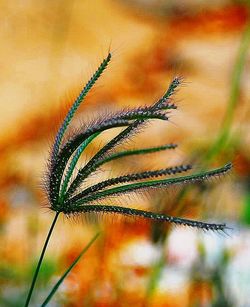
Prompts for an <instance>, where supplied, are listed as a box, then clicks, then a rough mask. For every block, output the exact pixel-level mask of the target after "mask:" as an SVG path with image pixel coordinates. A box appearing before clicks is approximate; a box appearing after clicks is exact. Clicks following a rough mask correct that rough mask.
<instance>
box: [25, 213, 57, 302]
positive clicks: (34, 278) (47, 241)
mask: <svg viewBox="0 0 250 307" xmlns="http://www.w3.org/2000/svg"><path fill="white" fill-rule="evenodd" d="M59 214H60V212H56V215H55V217H54V220H53V222H52V224H51V226H50V229H49V232H48V235H47V238H46V240H45V242H44V245H43V249H42V252H41V255H40V258H39V261H38V263H37V266H36V270H35V273H34V276H33V279H32V283H31V286H30V290H29V293H28V296H27V299H26V302H25V305H24V306H25V307H28V306H29V303H30V299H31V296H32V293H33V290H34V287H35V284H36V280H37V276H38V273H39V271H40V268H41V264H42V261H43V257H44V254H45V252H46V249H47V246H48V243H49V240H50V237H51V235H52V232H53V230H54V227H55V225H56V222H57V219H58V216H59Z"/></svg>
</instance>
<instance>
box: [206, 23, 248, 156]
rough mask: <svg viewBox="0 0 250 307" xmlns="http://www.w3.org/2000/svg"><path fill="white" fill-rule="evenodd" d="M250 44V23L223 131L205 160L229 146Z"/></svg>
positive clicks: (237, 65)
mask: <svg viewBox="0 0 250 307" xmlns="http://www.w3.org/2000/svg"><path fill="white" fill-rule="evenodd" d="M249 44H250V23H248V24H247V25H246V28H245V30H244V32H243V35H242V39H241V43H240V47H239V51H238V55H237V58H236V62H235V65H234V69H233V74H232V81H231V92H230V98H229V101H228V106H227V110H226V114H225V117H224V120H223V123H222V127H221V131H220V133H219V136H218V138H217V140H216V141H215V143H214V144H213V146H212V147H211V149H210V150H209V151H208V153H207V155H206V157H205V159H206V161H207V162H208V161H211V160H212V159H213V158H214V157H215V156H216V155H217V154H218V153H219V152H220V151H221V150H222V149H223V148H224V147H225V146H226V144H227V142H228V139H229V134H230V129H231V126H232V122H233V116H234V111H235V108H236V106H237V102H238V100H239V96H240V83H241V78H242V73H243V71H244V67H245V62H246V57H247V52H248V48H249Z"/></svg>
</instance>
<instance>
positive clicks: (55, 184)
mask: <svg viewBox="0 0 250 307" xmlns="http://www.w3.org/2000/svg"><path fill="white" fill-rule="evenodd" d="M110 60H111V53H108V55H107V57H106V58H105V59H104V60H103V61H102V63H101V64H100V66H99V67H98V69H97V70H96V71H95V73H94V74H93V75H92V77H91V78H90V80H89V81H88V82H87V84H86V85H85V87H84V88H83V89H82V91H81V92H80V94H79V96H78V97H77V99H76V100H75V102H74V103H73V105H72V106H71V108H70V110H69V111H68V113H67V115H66V117H65V119H64V121H63V123H62V125H61V127H60V128H59V131H58V133H57V135H56V137H55V142H54V145H53V148H52V152H51V157H50V161H49V170H48V175H47V181H46V191H47V195H48V199H49V203H50V209H52V210H54V211H56V212H57V213H64V214H66V215H71V214H85V213H103V214H112V213H113V214H119V215H125V216H134V217H140V218H143V219H151V220H155V221H161V222H169V223H174V224H177V225H186V226H191V227H195V228H200V229H203V230H222V231H224V230H225V228H226V225H225V224H217V223H207V222H201V221H196V220H190V219H184V218H180V217H173V216H169V215H165V214H160V213H155V212H150V211H144V210H139V209H134V208H128V207H123V206H120V205H110V204H106V205H105V204H103V201H104V203H105V201H106V200H108V199H109V198H112V197H116V196H119V195H124V194H125V195H126V194H129V193H132V192H137V191H143V190H145V189H146V190H148V189H152V188H168V187H171V186H176V185H183V184H184V185H186V184H190V183H195V182H202V181H205V180H207V179H209V178H213V177H217V176H220V175H222V174H225V173H226V172H228V171H229V170H230V169H231V167H232V165H231V163H229V164H226V165H225V166H223V167H220V168H217V169H214V170H210V171H204V172H201V173H197V174H192V175H185V176H177V177H173V176H172V177H170V178H169V177H168V178H166V176H167V175H175V174H180V173H183V172H186V171H188V170H190V169H191V165H179V166H174V167H169V168H164V169H160V170H154V171H144V172H138V173H132V174H131V173H130V174H127V175H123V176H119V177H115V178H111V179H107V180H103V181H101V182H99V183H96V184H93V185H91V186H88V185H87V184H86V182H87V179H88V178H89V177H90V176H91V175H92V174H94V173H95V172H96V171H97V170H98V169H99V168H100V167H101V166H102V165H104V164H105V163H108V162H110V161H113V160H116V159H122V158H123V157H127V156H135V155H144V154H150V153H154V152H158V151H163V150H169V149H174V148H176V146H177V145H176V144H167V145H163V146H159V147H150V148H143V149H136V150H126V151H120V152H117V151H116V150H115V148H116V147H117V146H118V145H119V144H121V143H122V142H124V141H126V140H127V139H128V138H130V137H131V136H133V135H134V134H135V133H138V132H140V131H141V129H142V128H144V127H145V126H146V125H147V123H148V122H150V121H152V120H155V119H157V120H163V121H167V120H168V113H169V112H170V110H172V109H176V105H175V104H174V103H173V102H172V96H173V94H174V93H175V91H176V89H177V87H178V86H179V85H180V84H181V82H182V79H181V78H179V77H176V78H174V79H173V80H172V82H171V83H170V85H169V87H168V89H167V91H166V92H165V93H164V95H163V96H162V97H161V98H160V99H159V100H158V101H157V102H155V103H154V104H152V105H151V106H146V107H139V108H134V109H126V110H122V111H119V112H116V113H115V112H114V113H112V114H110V115H109V116H107V117H105V118H98V119H97V120H95V121H93V122H92V123H91V124H89V125H88V126H87V127H84V128H82V129H80V130H79V131H78V132H77V133H75V134H74V135H73V136H72V135H71V136H70V137H66V136H65V133H66V131H67V129H68V127H69V124H70V122H71V121H72V118H73V117H74V115H75V113H76V111H77V109H78V107H79V106H80V104H81V103H82V101H83V100H84V98H85V96H86V94H87V93H88V92H89V91H90V89H91V88H92V87H93V85H94V84H95V83H96V81H97V80H98V79H99V77H100V76H101V74H102V73H103V71H104V70H105V69H106V68H107V66H108V64H109V62H110ZM117 127H120V128H122V131H121V132H120V133H119V134H117V135H116V136H115V137H114V138H113V139H111V141H109V142H108V143H106V144H105V145H104V146H103V147H102V148H101V149H100V150H99V151H98V152H97V153H96V154H95V155H94V156H93V157H92V158H91V159H90V160H89V161H88V162H87V163H86V164H85V165H84V166H83V167H81V168H77V163H78V161H79V158H80V157H81V155H82V154H83V152H84V150H85V149H86V148H87V146H88V145H89V144H90V143H91V142H92V141H93V140H94V139H95V138H96V137H97V136H98V135H100V134H101V133H102V132H104V131H106V130H109V129H113V128H117ZM84 186H85V188H84ZM100 201H101V202H100Z"/></svg>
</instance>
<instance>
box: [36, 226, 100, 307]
mask: <svg viewBox="0 0 250 307" xmlns="http://www.w3.org/2000/svg"><path fill="white" fill-rule="evenodd" d="M99 235H100V233H99V232H98V233H97V234H96V235H95V236H94V237H93V238H92V240H91V241H90V242H89V243H88V244H87V245H86V246H85V247H84V249H83V250H82V251H81V253H80V254H79V256H78V257H77V258H76V259H75V260H74V261H73V263H72V264H71V265H70V267H69V268H68V269H67V270H66V271H65V272H64V274H63V275H62V277H61V278H60V279H59V280H58V282H57V283H56V284H55V285H54V287H53V288H52V290H51V291H50V293H49V295H48V296H47V298H46V299H45V301H44V302H43V303H42V305H41V307H44V306H46V305H47V304H48V303H49V301H50V300H51V298H52V297H53V295H54V294H55V293H56V291H57V289H58V288H59V287H60V285H61V283H62V282H63V281H64V279H65V278H66V277H67V275H68V274H69V273H70V271H71V270H72V269H73V268H74V266H75V265H76V264H77V262H78V261H79V260H80V258H81V257H82V256H83V255H84V254H85V253H86V252H87V250H88V249H89V248H90V246H91V245H92V244H93V243H94V241H95V240H96V239H97V238H98V236H99Z"/></svg>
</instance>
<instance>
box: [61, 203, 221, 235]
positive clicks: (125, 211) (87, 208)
mask: <svg viewBox="0 0 250 307" xmlns="http://www.w3.org/2000/svg"><path fill="white" fill-rule="evenodd" d="M88 212H92V213H104V214H112V213H113V214H121V215H125V216H133V217H140V218H143V219H150V220H153V221H158V222H168V223H172V224H176V225H182V226H189V227H193V228H198V229H204V230H213V231H215V230H216V231H220V230H221V231H224V230H225V229H226V228H227V227H226V224H215V223H206V222H201V221H195V220H189V219H184V218H179V217H174V216H170V215H166V214H159V213H154V212H150V211H144V210H139V209H132V208H126V207H121V206H109V205H83V206H74V205H72V206H70V207H67V208H65V212H64V213H65V214H77V213H88Z"/></svg>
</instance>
